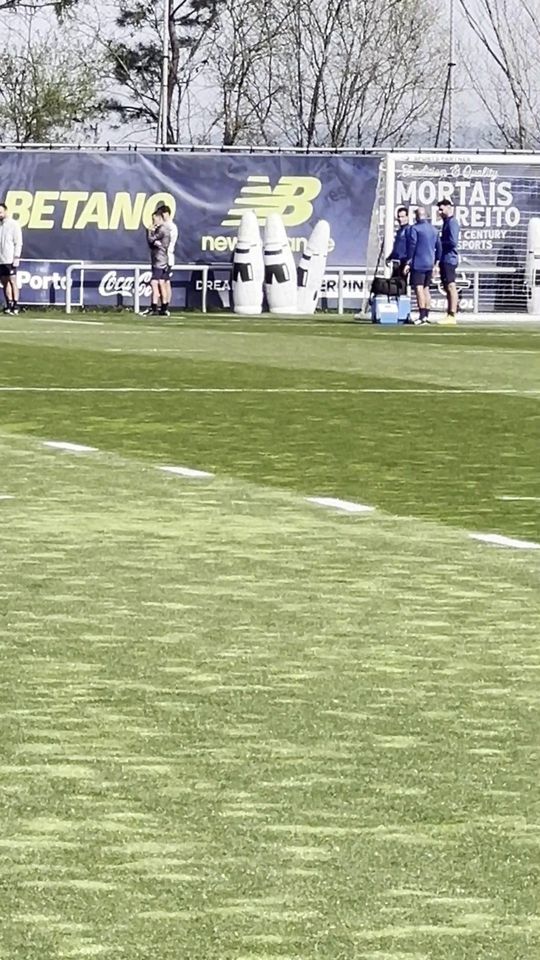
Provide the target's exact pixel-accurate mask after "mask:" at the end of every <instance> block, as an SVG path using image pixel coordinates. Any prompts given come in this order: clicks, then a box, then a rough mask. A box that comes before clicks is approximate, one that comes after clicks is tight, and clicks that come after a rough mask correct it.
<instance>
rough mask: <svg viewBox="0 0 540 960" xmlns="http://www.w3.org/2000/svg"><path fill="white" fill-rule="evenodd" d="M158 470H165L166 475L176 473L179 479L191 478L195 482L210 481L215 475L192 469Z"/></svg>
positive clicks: (167, 468) (170, 468) (166, 468)
mask: <svg viewBox="0 0 540 960" xmlns="http://www.w3.org/2000/svg"><path fill="white" fill-rule="evenodd" d="M156 470H163V471H164V473H174V474H176V475H177V476H179V477H190V478H192V479H194V480H199V479H200V480H204V479H210V478H212V477H213V476H214V474H213V473H207V472H206V470H193V469H192V467H156Z"/></svg>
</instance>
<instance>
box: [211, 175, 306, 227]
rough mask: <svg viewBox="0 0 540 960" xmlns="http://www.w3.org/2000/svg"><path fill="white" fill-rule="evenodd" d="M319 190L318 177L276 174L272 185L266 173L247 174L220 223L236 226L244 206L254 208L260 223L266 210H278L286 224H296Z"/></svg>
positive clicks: (288, 225) (303, 215) (295, 225)
mask: <svg viewBox="0 0 540 960" xmlns="http://www.w3.org/2000/svg"><path fill="white" fill-rule="evenodd" d="M320 192H321V181H320V180H319V179H318V177H280V178H279V181H278V183H277V184H276V186H275V187H274V188H273V189H272V186H271V184H270V178H269V177H257V176H251V177H248V179H247V183H246V186H245V187H242V189H241V191H240V196H239V197H237V198H236V200H235V201H234V206H233V207H231V209H230V210H229V211H228V213H227V216H226V217H225V219H224V220H222V222H221V226H222V227H238V226H239V225H240V219H241V217H242V214H243V212H244V210H254V211H255V215H256V217H257V220H258V221H259V224H260V225H261V226H264V224H265V223H266V218H267V216H268V214H269V213H279V214H280V216H281V218H282V220H283V223H284V224H285V226H286V227H297V226H298V225H299V224H300V223H305V222H306V220H309V219H310V218H311V216H312V214H313V204H312V200H315V197H318V196H319V193H320Z"/></svg>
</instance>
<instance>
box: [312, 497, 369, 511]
mask: <svg viewBox="0 0 540 960" xmlns="http://www.w3.org/2000/svg"><path fill="white" fill-rule="evenodd" d="M305 499H306V500H307V501H308V503H316V504H317V505H318V506H320V507H332V508H333V509H334V510H342V511H343V512H344V513H373V512H374V510H375V507H368V505H367V504H365V503H351V501H350V500H339V499H338V498H337V497H306V498H305Z"/></svg>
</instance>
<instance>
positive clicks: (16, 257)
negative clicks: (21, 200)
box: [0, 202, 22, 316]
mask: <svg viewBox="0 0 540 960" xmlns="http://www.w3.org/2000/svg"><path fill="white" fill-rule="evenodd" d="M21 252H22V231H21V228H20V226H19V224H18V223H16V222H15V220H13V219H12V218H11V217H10V215H9V213H8V209H7V207H6V204H5V203H3V202H2V203H0V281H1V282H2V287H3V288H4V296H5V298H6V306H5V307H4V313H8V314H10V315H11V316H13V315H15V314H17V313H18V312H19V288H18V286H17V268H18V266H19V263H20V261H21Z"/></svg>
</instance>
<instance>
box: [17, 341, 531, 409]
mask: <svg viewBox="0 0 540 960" xmlns="http://www.w3.org/2000/svg"><path fill="white" fill-rule="evenodd" d="M167 352H168V351H167ZM174 352H176V351H174ZM192 352H193V351H192ZM0 393H218V394H222V393H231V394H241V393H245V394H280V393H282V394H295V393H298V394H363V393H367V394H386V393H388V394H413V395H414V394H417V395H420V396H424V395H426V396H432V395H440V396H452V395H453V394H455V395H456V396H476V395H482V396H484V395H486V396H492V395H493V396H508V397H532V398H535V397H540V390H513V389H508V390H505V389H502V390H492V389H488V388H486V389H482V388H481V387H479V388H476V387H463V388H456V389H454V388H446V387H441V388H437V387H434V388H431V387H429V388H424V387H403V388H401V387H8V386H0Z"/></svg>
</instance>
